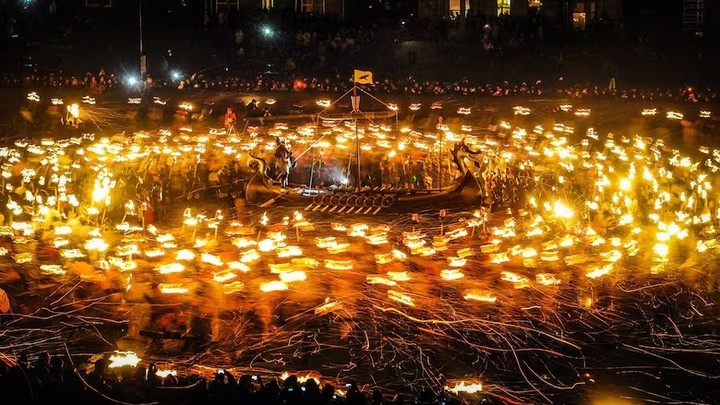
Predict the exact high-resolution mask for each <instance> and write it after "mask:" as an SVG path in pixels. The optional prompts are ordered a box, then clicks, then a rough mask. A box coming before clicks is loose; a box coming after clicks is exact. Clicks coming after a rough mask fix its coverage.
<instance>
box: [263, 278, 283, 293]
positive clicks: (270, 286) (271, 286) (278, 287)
mask: <svg viewBox="0 0 720 405" xmlns="http://www.w3.org/2000/svg"><path fill="white" fill-rule="evenodd" d="M287 289H288V285H287V284H285V283H284V282H282V281H278V280H273V281H267V282H264V283H262V284H260V291H262V292H271V291H285V290H287Z"/></svg>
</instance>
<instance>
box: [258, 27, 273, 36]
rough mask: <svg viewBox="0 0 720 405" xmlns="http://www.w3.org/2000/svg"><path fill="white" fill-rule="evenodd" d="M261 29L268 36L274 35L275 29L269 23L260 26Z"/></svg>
mask: <svg viewBox="0 0 720 405" xmlns="http://www.w3.org/2000/svg"><path fill="white" fill-rule="evenodd" d="M260 31H261V32H262V33H263V35H264V36H266V37H272V36H273V34H274V32H273V29H272V28H271V27H270V26H268V25H263V26H262V27H260Z"/></svg>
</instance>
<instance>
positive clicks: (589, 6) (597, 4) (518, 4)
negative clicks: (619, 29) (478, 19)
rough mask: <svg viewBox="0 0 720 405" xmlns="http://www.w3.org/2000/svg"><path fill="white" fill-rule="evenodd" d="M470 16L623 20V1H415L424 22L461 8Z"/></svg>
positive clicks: (452, 14) (451, 15) (583, 20)
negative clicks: (538, 16)
mask: <svg viewBox="0 0 720 405" xmlns="http://www.w3.org/2000/svg"><path fill="white" fill-rule="evenodd" d="M463 1H464V3H465V4H464V6H465V7H464V8H465V10H466V13H467V15H468V16H474V15H503V14H507V15H512V16H527V15H535V14H537V15H541V16H544V17H547V18H550V19H558V20H562V19H563V18H567V19H568V20H569V21H574V22H576V23H580V22H585V21H587V22H590V21H593V20H595V19H596V18H604V19H607V20H619V19H621V18H622V17H623V7H624V5H623V3H624V1H623V0H418V8H417V15H418V17H420V18H424V19H444V18H445V19H448V18H453V17H454V16H458V15H459V14H460V12H461V10H462V8H463V4H462V2H463Z"/></svg>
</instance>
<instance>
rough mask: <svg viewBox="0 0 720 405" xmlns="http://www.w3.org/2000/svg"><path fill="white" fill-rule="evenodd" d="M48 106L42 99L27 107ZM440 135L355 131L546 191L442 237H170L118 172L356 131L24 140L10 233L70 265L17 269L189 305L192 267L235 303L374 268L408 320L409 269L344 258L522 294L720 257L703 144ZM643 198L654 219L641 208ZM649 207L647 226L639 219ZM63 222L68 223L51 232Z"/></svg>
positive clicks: (270, 229) (324, 309) (480, 293)
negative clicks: (680, 256)
mask: <svg viewBox="0 0 720 405" xmlns="http://www.w3.org/2000/svg"><path fill="white" fill-rule="evenodd" d="M36 97H37V95H36V94H33V95H29V96H28V99H29V100H35V99H36ZM84 102H86V103H94V100H91V99H88V100H84ZM318 104H320V105H324V104H325V103H324V102H323V103H322V104H321V103H318ZM415 107H418V106H417V105H411V106H410V108H411V109H413V108H415ZM434 107H438V106H434ZM440 107H441V106H440ZM440 107H438V108H440ZM187 108H188V109H189V108H190V107H187ZM560 110H561V111H563V112H573V113H574V115H575V116H576V117H581V118H584V117H587V116H589V115H590V113H591V111H590V109H573V107H572V106H567V105H564V106H561V108H560ZM531 112H532V111H531V110H530V109H529V108H527V107H521V106H517V107H515V108H514V114H516V115H519V116H523V117H524V116H526V115H529V114H531ZM657 113H658V112H657V109H644V110H642V111H641V112H640V114H641V115H643V116H653V115H655V114H657ZM458 114H461V115H463V116H465V115H471V114H472V110H471V109H470V108H465V107H463V108H461V109H459V110H458ZM710 116H711V114H710V112H709V111H703V112H702V113H701V117H703V118H709V117H710ZM666 117H667V119H669V120H679V119H683V114H681V113H677V112H673V111H668V112H667V115H666ZM523 119H525V118H523ZM438 128H439V129H438V131H433V132H431V133H421V132H419V131H414V130H411V129H409V128H401V129H399V130H398V131H394V130H393V128H392V127H390V126H386V125H377V126H376V125H368V126H363V127H362V128H358V130H357V133H358V134H359V135H358V137H359V140H360V143H361V147H362V148H363V150H367V151H371V150H372V151H375V152H378V151H382V153H385V154H387V155H388V156H390V157H392V156H396V155H402V154H403V153H405V151H406V150H408V149H413V150H420V151H424V152H425V153H433V152H434V151H437V150H440V148H443V147H444V148H445V149H446V150H447V148H448V147H451V146H452V144H453V143H454V142H456V141H458V140H459V139H461V138H464V139H465V141H466V142H467V143H468V144H469V145H471V147H473V148H476V149H479V150H481V151H482V152H483V153H482V156H483V158H484V159H489V160H493V162H494V164H496V165H498V166H500V167H502V166H503V165H509V164H511V163H512V162H523V163H522V164H530V165H532V166H533V167H534V169H535V173H536V177H535V179H534V180H535V182H536V183H537V184H538V187H537V188H536V189H535V190H534V192H533V193H532V194H531V195H528V196H527V201H524V202H523V204H522V205H523V207H524V208H522V209H520V210H517V211H513V210H510V209H506V210H503V211H501V212H496V213H492V214H491V213H489V212H488V211H487V210H486V209H484V208H482V207H469V208H470V209H469V211H468V212H467V213H461V214H458V215H456V216H455V217H454V219H453V223H452V224H450V223H448V225H447V226H444V227H442V228H440V227H430V228H428V227H425V228H424V229H422V230H419V229H415V228H414V227H413V229H412V230H410V229H405V228H400V229H397V228H394V227H390V226H389V225H387V224H383V223H379V224H378V223H376V224H374V225H373V224H368V223H364V222H361V221H360V219H361V218H356V219H349V218H341V219H339V220H338V221H337V222H331V223H330V224H329V227H328V226H319V225H316V224H314V223H313V222H311V221H310V220H309V219H308V218H306V217H305V214H303V212H300V211H294V212H293V211H290V212H282V213H280V214H278V213H277V212H274V211H273V212H263V213H262V214H261V215H258V216H257V217H254V218H251V219H249V220H247V221H245V223H242V222H240V221H238V220H231V219H228V218H227V214H226V213H223V212H222V211H220V210H218V211H216V212H215V213H214V214H211V215H207V214H206V213H204V212H197V211H196V209H194V208H192V207H188V208H187V209H185V211H184V213H183V217H182V225H181V226H180V227H176V228H167V227H160V226H158V227H156V226H153V225H150V224H145V223H144V222H143V219H142V215H138V208H139V207H140V206H141V204H142V203H141V202H139V201H132V200H130V201H120V200H117V199H115V198H113V196H114V193H113V190H114V189H115V188H116V186H117V178H118V173H117V172H116V170H118V168H120V167H124V165H125V166H134V167H142V166H143V165H145V164H146V162H150V161H152V162H156V164H170V162H172V164H173V165H174V164H175V163H176V162H178V159H182V158H186V157H187V156H190V159H191V160H192V161H200V160H202V159H205V158H207V157H208V156H211V155H212V156H225V157H227V158H236V159H239V160H246V159H247V152H248V151H258V150H260V151H263V150H264V151H273V150H274V149H275V147H276V145H275V143H274V140H273V138H274V137H276V136H280V137H283V138H285V139H287V140H288V141H290V142H292V143H293V144H294V145H298V146H303V145H304V146H307V147H313V148H322V149H327V150H328V153H329V151H330V150H335V151H341V150H344V149H349V148H352V147H353V145H354V142H355V138H354V137H355V133H356V131H355V128H354V127H353V126H352V124H351V123H346V124H345V125H331V124H328V125H323V126H322V127H315V126H312V125H305V126H301V127H299V128H296V129H294V130H290V129H289V128H288V125H287V124H282V123H281V124H276V125H275V126H274V127H273V128H271V129H270V130H268V132H267V134H262V133H261V132H260V130H259V129H258V128H252V127H250V128H248V133H247V134H245V135H242V136H241V135H237V134H236V135H231V136H228V135H226V134H225V132H224V131H215V130H211V131H210V132H208V133H207V134H196V133H192V130H191V129H189V128H182V129H181V130H179V131H178V132H172V131H167V130H162V131H158V133H157V134H155V135H153V136H152V137H151V136H149V135H148V134H146V133H137V134H135V135H134V136H132V137H120V138H117V137H114V138H107V137H102V138H98V139H96V137H95V136H94V135H91V134H88V135H84V136H82V137H76V138H70V139H62V140H49V139H43V140H36V141H29V140H20V141H16V142H15V144H14V146H12V147H3V148H0V161H1V162H2V166H1V169H2V172H1V177H2V181H3V187H4V190H5V191H6V194H7V195H8V202H7V203H6V208H7V213H8V215H7V218H5V224H4V226H3V227H2V228H1V229H0V233H1V234H2V235H4V236H6V237H11V238H12V239H13V241H14V243H16V244H18V245H19V244H24V243H26V242H27V240H28V239H29V238H32V237H34V236H38V235H39V232H41V231H43V230H44V231H47V230H48V228H49V231H50V233H51V245H52V246H53V247H54V248H56V249H58V251H59V256H60V263H37V259H36V258H35V257H33V254H32V253H30V252H19V253H16V254H15V255H14V257H13V260H14V261H15V262H16V263H18V264H32V263H37V264H39V269H40V271H41V272H42V273H43V274H45V275H48V276H50V277H61V276H63V275H65V274H66V272H67V271H68V268H69V267H70V265H71V264H72V263H73V262H74V261H78V260H80V261H90V262H91V263H92V264H93V265H95V268H96V269H97V271H98V272H99V273H100V274H104V273H105V272H107V270H109V269H113V270H117V271H119V272H120V273H128V274H132V273H133V272H136V271H138V263H137V262H135V260H134V259H135V258H144V259H146V260H149V261H152V263H153V271H155V272H156V273H157V274H159V275H162V276H168V275H172V276H173V277H170V278H167V280H172V281H167V282H162V283H159V286H158V289H159V291H160V292H161V293H163V294H174V295H176V296H182V295H183V294H187V293H192V291H193V288H192V283H189V282H184V281H182V280H183V279H182V277H176V276H181V275H183V274H184V273H185V270H186V267H187V266H186V263H188V262H196V261H199V262H200V263H202V269H203V271H205V272H207V274H208V275H209V276H210V278H211V279H212V280H213V282H215V283H217V284H218V285H219V286H221V287H222V290H223V291H224V293H225V294H235V293H238V292H240V291H243V290H245V289H246V288H247V286H246V285H245V283H244V282H243V278H242V274H246V273H253V272H255V273H257V272H260V271H265V269H260V268H258V267H257V266H256V265H257V263H259V262H261V261H262V260H267V261H268V262H269V264H268V269H267V270H269V273H268V276H267V277H265V278H264V279H263V280H264V281H263V282H262V283H261V284H260V285H259V290H260V291H262V292H263V293H273V292H281V291H288V290H292V289H293V286H295V285H302V284H303V283H306V282H312V280H311V279H310V278H309V276H308V271H309V270H312V271H313V272H317V271H328V272H347V271H354V272H358V271H365V272H366V274H364V281H365V282H366V283H367V284H370V285H377V286H378V288H385V289H386V297H387V305H398V306H399V308H405V309H407V310H412V308H413V307H416V306H417V305H418V299H417V297H414V296H413V295H411V294H408V293H406V292H405V289H403V288H402V286H403V284H404V283H408V282H410V281H411V280H412V279H413V273H412V272H410V271H402V270H398V271H396V270H395V267H393V270H392V271H381V272H376V271H374V269H367V270H361V269H358V268H356V265H355V262H354V261H353V260H352V259H347V258H346V256H344V255H343V253H345V252H348V251H349V250H350V249H352V248H353V247H354V246H355V247H357V246H358V245H360V246H364V247H372V248H374V249H383V250H384V251H383V252H382V253H374V262H375V264H376V267H375V269H383V266H386V265H391V264H397V263H403V262H406V261H411V260H414V259H415V258H418V259H421V260H435V261H437V263H442V264H441V265H440V267H441V269H440V271H439V272H438V282H441V283H457V285H461V284H460V283H462V281H461V280H466V279H468V278H472V277H473V276H474V274H475V273H477V272H478V271H480V269H482V268H488V267H489V268H495V269H497V270H498V274H499V279H500V280H502V281H503V282H505V283H508V284H509V285H511V286H513V287H514V288H516V289H521V288H552V287H553V286H557V285H558V284H561V283H562V282H563V281H562V279H561V277H559V276H558V275H557V274H556V273H555V272H554V271H555V270H557V268H558V267H559V266H582V268H583V269H584V274H585V276H586V277H587V278H589V279H600V278H603V277H607V276H609V275H611V274H612V273H614V272H617V271H618V270H619V269H621V268H622V263H623V261H624V260H625V259H626V258H632V257H637V256H643V259H646V260H648V267H647V268H648V271H649V273H653V274H657V273H661V272H663V271H666V270H667V269H669V268H672V266H673V265H674V264H675V263H674V262H673V260H674V258H675V257H676V255H677V252H679V251H681V250H683V249H686V248H688V247H689V248H691V249H692V250H694V251H695V253H696V254H698V255H709V254H714V253H715V252H716V251H717V250H718V249H720V244H718V239H717V232H718V229H717V223H716V222H717V221H718V220H720V207H718V205H717V204H716V197H715V196H714V193H713V190H714V189H716V187H717V185H716V184H715V178H717V176H716V172H717V171H718V170H719V169H720V150H718V149H711V148H708V147H701V148H700V150H699V151H700V153H699V154H698V156H687V155H684V154H682V153H681V152H680V151H678V150H675V149H672V148H670V147H668V146H666V145H665V144H664V142H663V141H662V140H660V139H650V138H646V137H641V136H632V137H625V136H614V135H608V136H605V137H601V136H599V135H598V134H597V133H595V131H593V130H592V129H591V130H589V131H588V132H587V133H586V134H585V136H578V135H577V134H574V130H573V128H572V127H571V126H570V125H564V124H559V123H558V124H556V125H554V126H553V128H548V129H545V128H543V127H542V126H540V125H538V126H536V127H534V128H532V129H530V130H526V129H524V128H518V127H515V126H513V125H512V124H511V123H510V122H508V121H503V122H502V123H501V124H500V125H498V127H497V128H496V130H497V134H495V135H494V136H491V137H487V136H486V137H482V136H479V135H477V134H473V129H472V127H471V126H470V125H462V127H461V131H460V133H454V132H452V131H451V130H450V129H449V128H448V127H447V126H439V127H438ZM264 135H268V136H264ZM80 171H84V172H85V173H89V174H90V175H91V176H92V184H93V187H92V189H90V190H78V189H75V188H74V184H73V182H74V181H76V179H77V177H78V176H77V174H78V173H79V172H80ZM541 183H542V186H540V184H541ZM569 184H572V185H574V186H577V185H578V184H579V185H581V186H583V187H584V189H583V191H582V192H581V193H580V192H577V191H572V190H573V189H578V188H579V187H574V188H571V187H566V186H567V185H569ZM641 195H642V199H643V201H645V202H646V204H645V205H646V206H642V203H640V202H639V201H638V200H639V199H640V196H641ZM115 205H119V206H122V207H124V209H125V213H126V215H125V216H124V217H123V219H122V220H121V221H120V222H118V223H115V224H112V225H111V224H108V222H107V213H108V211H109V210H110V209H111V207H113V206H115ZM439 208H441V207H438V209H439ZM643 210H645V211H646V213H645V216H646V221H645V222H644V223H643V222H641V214H640V212H641V211H643ZM52 212H57V213H59V214H58V216H57V218H55V219H54V220H52V222H48V221H50V220H48V219H47V218H48V216H49V215H50V214H51V213H52ZM70 213H72V214H80V213H82V214H84V215H85V216H86V217H87V218H89V220H88V222H87V224H89V225H87V227H86V228H87V229H86V232H83V234H82V236H80V235H74V233H75V232H77V231H78V229H75V228H73V227H72V226H71V225H69V224H68V223H66V221H68V220H69V219H70V218H69V217H70V216H71V215H70ZM310 215H313V214H310ZM407 215H411V213H407ZM423 215H426V216H436V215H437V214H436V213H430V214H423ZM273 221H274V222H273ZM118 236H119V237H118ZM123 236H124V237H123ZM128 236H136V237H135V238H130V237H128ZM181 241H182V243H180V242H181ZM224 242H229V243H231V244H232V245H233V246H234V248H235V251H234V253H235V256H236V257H237V259H235V260H226V259H223V258H222V257H220V256H219V255H217V254H214V253H213V251H214V249H215V248H217V247H218V245H221V244H222V243H224ZM309 244H312V246H311V248H312V250H313V252H320V255H319V256H317V257H309V256H306V249H308V248H307V246H308V245H309ZM644 252H648V253H644ZM0 255H8V251H7V250H5V249H2V250H1V251H0ZM186 276H187V277H195V276H196V275H194V274H193V275H186ZM123 279H124V280H126V286H125V288H126V291H128V290H130V289H131V285H132V282H133V281H132V277H131V276H127V277H124V278H123ZM461 290H462V293H461V296H462V297H463V298H464V299H465V300H467V301H468V302H475V303H478V302H479V303H487V304H492V303H495V302H497V301H498V300H502V299H503V298H502V297H498V296H497V295H496V293H493V292H492V291H491V290H490V289H487V290H484V289H482V288H474V287H473V288H466V289H461ZM342 308H343V303H342V301H339V300H335V299H330V298H328V299H326V301H325V303H324V304H323V305H321V306H318V307H317V308H315V314H316V315H323V314H327V313H330V312H333V311H337V310H340V309H342ZM133 356H134V354H129V353H118V354H116V355H115V357H114V359H113V358H111V361H112V362H113V363H111V366H110V367H113V365H114V364H117V365H118V366H122V365H123V364H131V363H132V362H135V364H137V362H139V361H140V360H139V359H138V358H137V357H133ZM163 372H166V371H163ZM167 372H168V373H172V372H173V371H171V370H167ZM446 388H447V390H448V391H450V392H454V393H459V392H465V393H476V392H478V391H480V390H481V389H482V386H481V384H480V383H479V382H476V381H459V382H457V383H455V384H454V385H452V386H448V387H446Z"/></svg>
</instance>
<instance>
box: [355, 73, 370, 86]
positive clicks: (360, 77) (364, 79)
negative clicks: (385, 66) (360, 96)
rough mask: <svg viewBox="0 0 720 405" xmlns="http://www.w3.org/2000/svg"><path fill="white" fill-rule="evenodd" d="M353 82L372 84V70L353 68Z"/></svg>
mask: <svg viewBox="0 0 720 405" xmlns="http://www.w3.org/2000/svg"><path fill="white" fill-rule="evenodd" d="M355 83H357V84H373V77H372V72H370V71H368V70H357V69H356V70H355Z"/></svg>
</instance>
